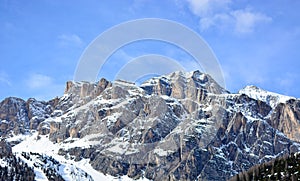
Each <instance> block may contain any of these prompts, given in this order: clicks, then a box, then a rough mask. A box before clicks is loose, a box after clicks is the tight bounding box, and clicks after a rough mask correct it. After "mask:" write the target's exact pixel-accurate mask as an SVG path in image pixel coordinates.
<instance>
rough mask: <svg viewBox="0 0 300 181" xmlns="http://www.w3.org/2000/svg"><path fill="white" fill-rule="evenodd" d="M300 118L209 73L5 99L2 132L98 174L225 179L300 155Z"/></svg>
mask: <svg viewBox="0 0 300 181" xmlns="http://www.w3.org/2000/svg"><path fill="white" fill-rule="evenodd" d="M299 110H300V102H299V100H298V99H295V98H292V97H287V96H281V95H278V94H275V93H270V92H267V91H263V90H261V89H259V88H257V87H254V86H248V87H246V88H244V89H242V90H241V91H240V92H239V93H237V94H231V93H229V92H228V91H226V90H225V89H224V88H222V87H220V86H219V85H218V84H217V83H216V82H215V81H214V80H213V79H212V78H211V77H210V76H209V75H207V74H203V73H201V72H199V71H194V72H191V73H185V72H174V73H171V74H169V75H166V76H162V77H158V78H153V79H150V80H148V81H146V82H145V83H143V84H142V85H141V86H136V85H134V84H133V83H128V82H124V81H115V82H114V83H110V82H108V81H107V80H105V79H101V80H100V81H99V82H97V83H88V82H68V83H67V86H66V90H65V94H64V95H63V96H62V97H60V98H56V99H53V100H51V101H49V102H40V101H36V100H34V99H30V100H28V101H27V102H25V101H23V100H20V99H16V98H8V99H6V100H4V101H3V102H1V103H0V119H1V120H2V122H1V126H0V129H1V134H2V136H3V137H4V136H6V137H10V136H12V135H13V134H12V132H13V133H14V134H24V133H25V132H29V130H30V129H31V130H37V131H38V132H39V134H40V135H48V136H49V139H50V140H51V141H52V142H53V143H56V144H57V145H61V149H60V150H59V152H58V154H61V155H64V156H65V157H70V158H73V159H75V160H76V161H79V160H81V159H89V160H90V164H91V165H92V166H93V168H94V169H96V170H98V171H100V172H102V173H104V174H109V175H113V176H122V175H128V176H129V177H131V178H134V179H136V178H140V177H146V178H148V179H151V180H226V179H228V178H230V177H231V176H233V175H235V174H237V173H238V172H240V171H242V170H246V169H248V168H250V167H251V166H253V165H255V164H258V163H262V162H266V161H268V160H270V159H271V158H274V157H277V156H280V155H284V154H286V153H292V152H297V151H299V148H300V145H299V144H298V142H299V139H300V135H299V134H300V125H299V124H300V121H299V116H300V112H299ZM4 120H5V121H4ZM16 130H17V131H16ZM62 145H65V146H62ZM66 145H67V146H66Z"/></svg>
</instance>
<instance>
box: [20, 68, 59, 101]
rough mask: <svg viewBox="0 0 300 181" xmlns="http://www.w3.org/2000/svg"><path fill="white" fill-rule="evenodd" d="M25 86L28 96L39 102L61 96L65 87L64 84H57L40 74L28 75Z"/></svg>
mask: <svg viewBox="0 0 300 181" xmlns="http://www.w3.org/2000/svg"><path fill="white" fill-rule="evenodd" d="M25 85H26V87H27V88H28V89H29V92H30V93H31V95H30V96H31V97H34V98H36V99H39V100H50V99H52V98H54V97H56V96H61V95H62V94H63V91H64V86H65V84H64V83H63V84H61V83H58V82H57V81H56V80H55V79H54V78H52V77H50V76H48V75H44V74H40V73H32V74H30V75H29V76H28V77H27V80H26V81H25Z"/></svg>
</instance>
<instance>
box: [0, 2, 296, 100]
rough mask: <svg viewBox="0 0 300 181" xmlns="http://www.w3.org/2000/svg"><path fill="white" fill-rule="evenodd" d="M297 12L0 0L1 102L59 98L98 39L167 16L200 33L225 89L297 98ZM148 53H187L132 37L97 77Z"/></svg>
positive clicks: (283, 7) (270, 5) (271, 7)
mask: <svg viewBox="0 0 300 181" xmlns="http://www.w3.org/2000/svg"><path fill="white" fill-rule="evenodd" d="M299 9H300V1H297V0H264V1H261V0H251V1H250V0H164V1H161V0H114V1H112V0H102V1H98V0H88V1H84V0H63V1H61V0H28V1H22V0H0V54H1V58H0V63H1V64H0V100H3V99H4V98H6V97H10V96H13V97H20V98H23V99H28V98H30V97H35V98H37V99H40V100H49V99H51V98H54V97H56V96H62V95H63V93H64V88H65V83H66V81H68V80H73V76H74V72H75V70H76V67H77V65H78V61H79V60H80V57H81V55H82V54H83V52H84V50H85V49H86V48H87V47H88V45H89V44H90V43H91V42H92V41H93V40H94V39H95V38H96V37H97V36H99V35H100V34H101V33H103V32H104V31H106V30H108V29H109V28H111V27H113V26H115V25H118V24H120V23H123V22H126V21H131V20H135V19H141V18H162V19H168V20H172V21H175V22H178V23H180V24H183V25H184V26H186V27H188V28H190V29H192V30H193V31H195V32H196V33H198V34H199V35H200V36H201V37H202V38H203V39H204V40H205V41H206V42H207V44H208V45H209V46H210V48H211V49H212V50H213V52H214V54H215V55H216V57H217V59H218V61H219V64H220V67H221V68H222V71H223V74H224V78H225V82H226V89H228V90H229V91H230V92H232V93H235V92H237V91H238V90H239V89H242V88H243V87H245V86H246V85H256V86H258V87H260V88H262V89H265V90H268V91H273V92H277V93H280V94H285V95H290V96H294V97H297V98H299V97H300V79H299V78H298V77H300V71H299V67H300V51H299V50H300V49H299V47H300V21H299V19H300V13H299ZM147 54H159V55H162V56H165V57H170V58H172V59H175V60H182V59H189V58H190V55H187V54H186V52H184V51H182V50H180V48H178V47H175V46H173V45H170V44H169V45H168V44H166V43H163V42H157V41H142V42H135V43H132V44H129V45H127V46H124V47H122V48H121V49H120V50H118V51H116V52H115V53H114V54H113V55H112V56H111V57H110V58H109V59H108V60H107V62H106V64H105V65H104V66H103V67H102V69H101V70H99V78H100V77H105V78H107V79H109V80H111V79H113V77H114V75H115V74H116V73H117V72H118V70H119V69H120V65H123V64H124V62H128V61H129V60H130V59H134V58H135V57H139V56H142V55H147ZM179 63H180V62H179ZM191 66H192V65H191ZM191 66H190V68H192V67H191Z"/></svg>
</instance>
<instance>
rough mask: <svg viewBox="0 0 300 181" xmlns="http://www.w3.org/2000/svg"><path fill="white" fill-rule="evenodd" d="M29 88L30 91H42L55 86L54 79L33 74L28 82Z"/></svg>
mask: <svg viewBox="0 0 300 181" xmlns="http://www.w3.org/2000/svg"><path fill="white" fill-rule="evenodd" d="M26 85H27V87H29V88H30V89H42V88H46V87H50V86H51V85H53V79H52V78H51V77H49V76H47V75H43V74H37V73H34V74H31V75H30V76H29V78H28V79H27V81H26Z"/></svg>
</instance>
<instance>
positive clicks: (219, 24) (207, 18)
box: [187, 0, 272, 34]
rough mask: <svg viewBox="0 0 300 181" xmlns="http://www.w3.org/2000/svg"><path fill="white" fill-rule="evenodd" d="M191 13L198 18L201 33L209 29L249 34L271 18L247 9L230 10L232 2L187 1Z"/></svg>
mask: <svg viewBox="0 0 300 181" xmlns="http://www.w3.org/2000/svg"><path fill="white" fill-rule="evenodd" d="M187 2H188V5H189V8H190V10H191V12H192V13H193V14H194V15H196V16H198V17H199V19H200V20H199V22H200V23H199V24H200V29H201V30H202V31H205V30H208V29H210V28H213V27H214V28H217V29H219V30H222V31H224V30H234V31H235V33H238V34H246V33H251V32H253V31H254V30H255V28H256V27H257V26H258V25H260V24H264V23H268V22H271V21H272V18H271V17H269V16H267V15H265V14H263V13H261V12H257V11H255V10H253V9H251V8H249V7H244V8H238V9H234V8H232V5H233V3H234V2H233V1H232V0H187Z"/></svg>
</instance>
